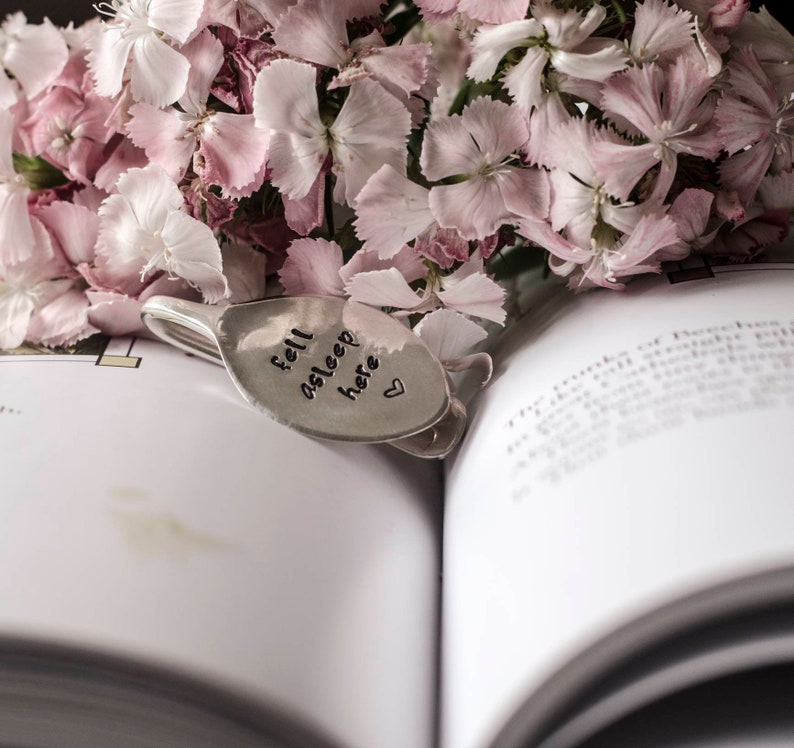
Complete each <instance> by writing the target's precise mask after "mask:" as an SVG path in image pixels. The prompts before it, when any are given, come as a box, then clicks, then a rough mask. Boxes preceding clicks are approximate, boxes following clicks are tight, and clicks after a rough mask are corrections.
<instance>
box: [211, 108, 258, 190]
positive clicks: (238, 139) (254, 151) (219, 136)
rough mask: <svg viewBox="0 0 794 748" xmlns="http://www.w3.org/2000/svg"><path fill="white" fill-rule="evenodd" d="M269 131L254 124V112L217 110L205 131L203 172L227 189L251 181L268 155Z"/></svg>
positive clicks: (213, 182)
mask: <svg viewBox="0 0 794 748" xmlns="http://www.w3.org/2000/svg"><path fill="white" fill-rule="evenodd" d="M269 141H270V138H269V134H268V132H267V131H264V130H261V129H258V128H257V127H256V126H255V125H254V115H253V114H229V113H226V112H217V113H215V114H213V115H211V117H210V118H209V120H208V122H207V123H206V124H205V125H204V126H203V128H202V131H201V139H200V143H201V146H200V148H199V153H200V154H201V156H202V158H203V161H204V165H203V166H202V167H201V170H200V171H201V176H202V178H203V179H204V181H205V182H206V183H207V184H217V185H220V187H221V189H222V190H224V192H227V191H229V190H240V189H242V188H243V187H246V186H248V185H251V184H252V182H254V179H255V177H256V176H257V174H260V173H261V172H262V167H263V165H264V163H265V160H266V159H267V149H268V143H269Z"/></svg>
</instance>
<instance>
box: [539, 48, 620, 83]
mask: <svg viewBox="0 0 794 748" xmlns="http://www.w3.org/2000/svg"><path fill="white" fill-rule="evenodd" d="M551 64H552V65H553V66H554V68H555V69H556V70H558V71H559V72H561V73H565V74H566V75H570V76H571V77H572V78H581V79H582V80H588V81H597V82H601V81H605V80H606V79H607V78H609V76H610V75H612V74H613V73H616V72H618V71H619V70H623V68H625V67H626V53H625V51H624V50H623V47H621V46H620V44H618V43H617V42H615V43H614V44H608V45H603V46H601V48H600V49H596V50H594V51H592V52H586V51H585V47H584V45H582V46H581V47H579V51H577V52H566V51H564V50H555V51H554V52H552V54H551Z"/></svg>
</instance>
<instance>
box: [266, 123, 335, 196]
mask: <svg viewBox="0 0 794 748" xmlns="http://www.w3.org/2000/svg"><path fill="white" fill-rule="evenodd" d="M327 154H328V146H327V145H326V143H325V140H324V139H323V138H322V137H316V138H304V137H303V136H301V135H297V134H295V133H290V132H280V131H277V130H276V131H273V132H271V134H270V144H269V148H268V165H269V167H270V169H271V172H272V174H271V179H270V181H271V182H273V184H274V185H275V186H276V187H278V188H279V190H281V192H282V193H284V194H285V195H287V197H289V198H290V199H292V200H300V199H302V198H303V197H305V196H306V195H307V194H308V193H309V191H310V190H311V189H312V186H313V185H314V183H315V181H316V180H317V177H318V175H319V174H320V169H322V167H323V163H324V162H325V157H326V156H327Z"/></svg>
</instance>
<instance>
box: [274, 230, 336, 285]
mask: <svg viewBox="0 0 794 748" xmlns="http://www.w3.org/2000/svg"><path fill="white" fill-rule="evenodd" d="M342 262H343V260H342V248H341V247H340V246H339V245H338V244H337V243H336V242H329V241H328V240H326V239H296V240H295V241H294V242H292V244H290V246H289V247H288V248H287V259H286V260H285V261H284V264H283V265H282V266H281V270H279V272H278V278H279V280H280V281H281V285H282V286H284V291H285V292H286V294H287V295H288V296H343V295H344V288H343V283H342V278H341V277H340V275H339V271H340V269H341V268H342Z"/></svg>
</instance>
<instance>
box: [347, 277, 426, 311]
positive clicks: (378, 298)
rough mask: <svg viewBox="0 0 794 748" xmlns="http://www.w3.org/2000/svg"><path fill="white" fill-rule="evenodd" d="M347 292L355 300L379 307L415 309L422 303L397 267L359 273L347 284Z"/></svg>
mask: <svg viewBox="0 0 794 748" xmlns="http://www.w3.org/2000/svg"><path fill="white" fill-rule="evenodd" d="M345 292H346V293H347V294H349V296H350V298H351V299H352V300H353V301H360V302H361V303H363V304H369V305H371V306H377V307H393V308H395V309H414V308H415V307H417V306H419V305H420V304H421V303H422V299H420V298H419V296H418V295H417V294H416V292H415V291H412V290H411V287H410V286H409V285H408V282H407V281H406V280H405V277H404V276H403V274H402V273H401V272H400V271H399V270H397V268H389V269H387V270H372V271H370V272H366V273H358V274H357V275H355V276H354V277H353V278H352V279H351V280H350V282H349V283H348V284H347V285H346V286H345Z"/></svg>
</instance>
